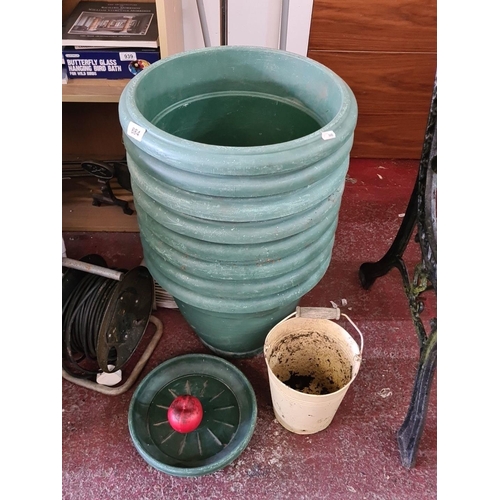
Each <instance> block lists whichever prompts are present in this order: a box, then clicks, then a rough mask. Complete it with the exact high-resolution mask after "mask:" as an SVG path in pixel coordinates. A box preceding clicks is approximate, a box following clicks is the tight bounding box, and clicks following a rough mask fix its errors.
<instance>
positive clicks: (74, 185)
mask: <svg viewBox="0 0 500 500" xmlns="http://www.w3.org/2000/svg"><path fill="white" fill-rule="evenodd" d="M110 185H111V189H112V190H113V193H114V195H115V196H116V197H117V198H119V199H121V200H126V201H128V202H129V205H130V208H132V210H134V204H133V196H132V193H130V192H129V191H127V190H126V189H123V188H121V187H120V186H119V185H118V183H116V182H115V181H114V180H113V181H112V182H111V184H110ZM62 187H63V190H62V230H63V231H97V232H99V231H100V232H124V233H136V232H138V231H139V226H138V224H137V216H136V214H135V211H134V213H133V214H132V215H126V214H124V213H123V211H122V209H121V207H119V206H117V205H101V206H100V207H96V206H94V205H92V193H99V192H100V189H99V184H98V181H97V179H96V178H94V177H76V178H72V179H63V181H62Z"/></svg>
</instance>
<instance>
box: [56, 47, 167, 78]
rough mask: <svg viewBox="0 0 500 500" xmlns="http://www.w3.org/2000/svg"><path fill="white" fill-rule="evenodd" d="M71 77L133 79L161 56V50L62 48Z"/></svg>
mask: <svg viewBox="0 0 500 500" xmlns="http://www.w3.org/2000/svg"><path fill="white" fill-rule="evenodd" d="M62 54H63V58H64V61H65V64H66V68H67V71H68V78H70V79H72V78H104V79H119V78H133V77H134V76H135V75H137V74H138V73H140V72H141V71H142V70H143V69H145V68H147V67H148V66H150V65H151V64H153V63H154V62H156V61H158V60H159V59H160V51H159V49H143V48H141V49H138V48H115V49H111V48H90V49H80V48H78V49H77V48H75V47H63V51H62Z"/></svg>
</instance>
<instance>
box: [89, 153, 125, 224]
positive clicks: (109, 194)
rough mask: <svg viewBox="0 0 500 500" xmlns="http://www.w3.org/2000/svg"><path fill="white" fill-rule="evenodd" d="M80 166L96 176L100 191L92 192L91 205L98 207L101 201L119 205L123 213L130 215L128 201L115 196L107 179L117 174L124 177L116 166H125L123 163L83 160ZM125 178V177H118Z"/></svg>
mask: <svg viewBox="0 0 500 500" xmlns="http://www.w3.org/2000/svg"><path fill="white" fill-rule="evenodd" d="M81 165H82V168H83V169H84V170H86V171H87V172H89V173H90V174H92V175H95V176H96V177H97V181H98V183H99V187H100V190H101V192H100V193H94V194H92V205H94V206H96V207H100V206H101V205H102V204H103V203H104V204H106V205H117V206H119V207H121V209H122V210H123V213H124V214H126V215H132V214H133V213H134V211H133V210H132V209H131V208H130V207H129V204H128V201H125V200H120V199H119V198H117V197H116V196H115V194H114V193H113V190H112V189H111V186H110V184H109V181H110V180H111V179H112V178H113V177H115V176H118V175H121V177H124V176H123V174H122V170H117V167H120V166H121V167H122V169H123V168H125V165H123V164H121V163H117V162H108V163H104V162H97V161H90V160H89V161H84V162H82V164H81ZM119 180H126V179H119ZM129 182H130V181H129Z"/></svg>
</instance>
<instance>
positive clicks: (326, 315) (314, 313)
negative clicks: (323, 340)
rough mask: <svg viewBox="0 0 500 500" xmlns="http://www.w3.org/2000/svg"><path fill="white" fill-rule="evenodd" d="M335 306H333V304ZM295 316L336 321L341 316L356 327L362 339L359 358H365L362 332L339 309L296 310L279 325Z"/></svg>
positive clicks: (315, 308)
mask: <svg viewBox="0 0 500 500" xmlns="http://www.w3.org/2000/svg"><path fill="white" fill-rule="evenodd" d="M332 306H333V304H332ZM293 316H297V317H300V318H316V319H335V320H338V319H340V316H344V317H345V318H346V319H347V320H348V321H349V323H351V325H352V326H353V327H354V329H355V330H356V331H357V332H358V335H359V338H360V339H361V344H360V346H359V356H360V358H361V357H362V356H363V348H364V345H365V339H364V337H363V334H362V333H361V330H360V329H359V328H358V327H357V326H356V324H355V323H354V321H353V320H352V319H351V318H349V316H347V314H345V313H341V312H340V309H339V308H338V307H334V306H333V307H332V309H330V308H329V307H299V306H297V308H296V309H295V311H294V312H293V313H291V314H289V315H288V316H286V317H285V318H283V319H282V320H281V321H280V322H279V323H278V325H280V324H281V323H284V322H285V321H286V320H288V319H290V318H293Z"/></svg>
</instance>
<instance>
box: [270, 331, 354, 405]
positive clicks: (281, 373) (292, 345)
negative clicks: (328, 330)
mask: <svg viewBox="0 0 500 500" xmlns="http://www.w3.org/2000/svg"><path fill="white" fill-rule="evenodd" d="M269 365H270V367H271V369H272V371H273V373H274V375H275V376H276V378H278V380H280V381H281V382H283V383H284V384H285V385H287V386H288V387H290V388H291V389H294V390H296V391H299V392H303V393H305V394H314V395H325V394H332V393H334V392H337V391H339V390H340V389H342V387H344V386H345V385H347V384H348V383H349V382H350V380H351V377H352V362H351V360H350V358H349V353H346V352H345V348H344V347H343V346H342V345H339V344H337V343H335V341H334V340H333V339H332V338H331V337H330V336H328V335H326V334H324V333H321V332H318V331H314V330H311V331H301V332H300V333H292V334H290V335H288V336H286V337H284V338H281V339H280V340H279V341H278V342H277V343H276V345H275V346H274V348H273V350H272V351H271V353H270V355H269Z"/></svg>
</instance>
